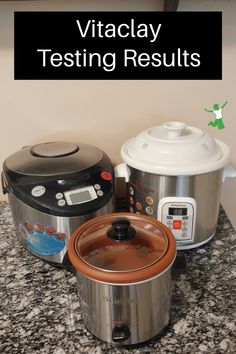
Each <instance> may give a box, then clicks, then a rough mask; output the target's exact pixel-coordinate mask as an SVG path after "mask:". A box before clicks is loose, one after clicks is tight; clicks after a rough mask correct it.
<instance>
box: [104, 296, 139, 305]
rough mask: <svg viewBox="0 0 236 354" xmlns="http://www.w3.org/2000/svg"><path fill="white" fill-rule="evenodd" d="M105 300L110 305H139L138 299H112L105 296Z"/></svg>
mask: <svg viewBox="0 0 236 354" xmlns="http://www.w3.org/2000/svg"><path fill="white" fill-rule="evenodd" d="M103 300H105V301H106V302H109V303H110V304H116V305H123V304H129V305H130V304H137V303H138V298H137V297H136V298H133V299H113V298H111V297H107V296H104V297H103Z"/></svg>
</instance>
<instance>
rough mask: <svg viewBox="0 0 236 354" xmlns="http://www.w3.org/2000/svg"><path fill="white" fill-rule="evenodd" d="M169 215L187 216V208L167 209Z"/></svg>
mask: <svg viewBox="0 0 236 354" xmlns="http://www.w3.org/2000/svg"><path fill="white" fill-rule="evenodd" d="M169 215H178V216H183V215H187V208H169Z"/></svg>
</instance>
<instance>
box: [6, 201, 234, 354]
mask: <svg viewBox="0 0 236 354" xmlns="http://www.w3.org/2000/svg"><path fill="white" fill-rule="evenodd" d="M0 237H1V239H0V240H1V242H0V253H1V254H0V269H1V273H0V353H1V354H2V353H9V354H20V353H27V354H34V353H42V354H48V353H52V354H77V353H78V354H85V353H89V354H102V353H103V354H105V353H106V354H107V353H114V354H116V353H122V354H124V353H134V354H138V353H140V354H141V353H142V354H144V353H145V354H149V353H161V354H162V353H163V354H164V353H175V354H177V353H181V354H183V353H191V354H195V353H207V354H213V353H215V354H220V353H233V354H235V353H236V262H235V259H236V235H235V231H234V229H233V228H232V226H231V224H230V222H229V220H228V218H227V216H226V215H225V213H224V212H223V211H221V214H220V219H219V227H218V232H217V234H216V236H215V237H214V239H213V240H212V242H210V243H209V244H207V245H206V246H203V247H201V248H199V249H198V250H195V251H194V250H193V251H188V252H187V270H186V272H185V273H183V274H181V275H180V277H179V278H177V279H176V280H175V281H174V289H173V290H174V291H173V306H172V313H171V322H170V324H169V326H168V327H167V328H166V329H165V331H164V333H163V334H162V336H160V337H159V338H156V339H155V340H153V341H152V342H150V343H148V344H146V345H145V346H141V347H139V348H135V349H125V348H115V347H113V346H110V345H108V344H106V343H103V342H101V341H99V340H97V339H95V338H93V336H92V335H91V334H89V333H88V331H86V329H85V328H84V326H83V324H82V320H81V314H80V310H79V306H80V305H79V302H78V297H77V290H76V286H75V277H74V276H72V275H71V274H70V273H69V272H66V271H64V270H60V269H56V268H54V267H52V266H50V265H48V264H46V263H44V262H43V261H41V260H39V259H37V258H35V257H33V256H32V255H31V254H29V253H28V252H27V251H26V250H24V249H23V247H22V246H21V245H20V244H19V243H18V241H17V239H16V237H15V234H14V228H13V223H12V218H11V215H10V211H9V206H8V204H7V203H0Z"/></svg>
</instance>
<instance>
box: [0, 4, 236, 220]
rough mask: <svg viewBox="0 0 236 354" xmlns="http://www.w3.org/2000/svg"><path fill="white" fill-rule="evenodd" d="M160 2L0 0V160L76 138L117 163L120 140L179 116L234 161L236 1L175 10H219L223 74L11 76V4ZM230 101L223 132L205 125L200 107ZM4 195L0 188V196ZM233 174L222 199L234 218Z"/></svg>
mask: <svg viewBox="0 0 236 354" xmlns="http://www.w3.org/2000/svg"><path fill="white" fill-rule="evenodd" d="M161 8H162V1H152V0H149V1H144V0H143V1H140V0H130V1H115V0H114V1H113V2H112V1H108V0H107V1H99V2H98V1H95V0H94V1H85V0H84V1H81V0H76V1H17V2H8V1H1V2H0V102H1V103H0V117H1V129H0V138H1V149H0V163H1V164H2V162H3V160H4V159H5V158H6V157H7V156H8V155H9V154H11V153H13V152H15V151H16V150H18V149H19V148H21V147H22V146H24V145H29V144H34V143H39V142H43V141H52V140H75V141H81V142H87V143H91V144H94V145H97V146H99V147H101V148H102V149H104V150H105V151H106V152H107V153H108V154H109V155H110V157H111V158H112V160H113V161H114V162H115V163H118V162H120V161H121V159H120V153H119V150H120V146H121V144H122V143H123V142H125V141H126V140H127V139H129V138H130V137H132V136H134V135H135V134H137V133H138V132H140V131H141V130H143V129H145V128H147V127H150V126H153V125H156V124H160V123H162V122H164V121H167V120H183V121H185V122H187V123H188V124H192V125H195V126H197V127H200V128H202V129H204V130H206V131H208V132H209V133H210V134H212V135H213V136H214V137H215V138H218V139H221V140H223V141H224V142H225V143H227V144H228V145H229V147H230V149H231V152H232V163H233V165H234V166H235V167H236V139H235V133H236V117H235V112H234V111H235V102H236V89H235V84H236V65H235V63H236V22H235V13H236V1H234V0H231V1H223V0H222V1H217V0H215V1H213V0H208V1H207V0H205V1H203V0H202V1H200V2H199V1H197V0H196V1H193V0H182V1H181V0H180V10H184V11H185V10H191V11H192V10H194V11H195V10H220V11H223V80H222V81H14V80H13V65H14V63H13V13H14V11H15V10H151V11H152V10H160V9H161ZM226 99H227V100H228V101H229V104H228V106H227V107H226V108H225V112H224V121H225V125H226V128H225V129H224V130H223V131H217V130H216V129H213V128H209V127H208V126H207V123H208V120H209V118H210V116H209V115H208V114H207V113H205V112H204V110H203V109H204V107H209V106H211V105H212V104H213V103H214V102H219V103H223V102H224V101H225V100H226ZM3 198H4V197H3V196H2V195H0V199H3ZM235 200H236V179H231V180H230V179H229V180H227V181H226V183H225V185H224V188H223V194H222V203H223V205H224V207H225V209H226V211H227V213H228V215H229V216H230V218H231V220H232V221H233V223H234V225H236V213H235V206H236V203H235Z"/></svg>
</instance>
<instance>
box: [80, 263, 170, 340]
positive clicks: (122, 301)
mask: <svg viewBox="0 0 236 354" xmlns="http://www.w3.org/2000/svg"><path fill="white" fill-rule="evenodd" d="M77 279H78V294H79V300H80V309H81V313H82V318H83V322H84V325H85V327H86V328H87V329H88V330H89V331H90V332H91V333H92V334H93V335H94V336H95V337H97V338H99V339H101V340H103V341H105V342H108V343H110V344H113V345H117V346H121V345H122V346H127V345H137V344H139V343H143V342H146V341H149V340H150V339H151V338H154V337H156V336H157V335H159V334H160V333H161V332H162V330H163V329H164V328H165V327H166V326H167V325H168V323H169V318H170V309H171V292H172V291H171V288H172V287H171V266H170V267H169V268H168V269H166V270H165V271H164V272H163V273H161V274H160V275H159V276H157V277H156V278H153V279H150V280H149V281H145V282H140V283H134V284H125V285H124V284H123V285H111V284H106V283H101V282H98V281H94V280H92V279H89V278H87V277H85V276H84V275H82V274H81V273H79V272H77Z"/></svg>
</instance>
